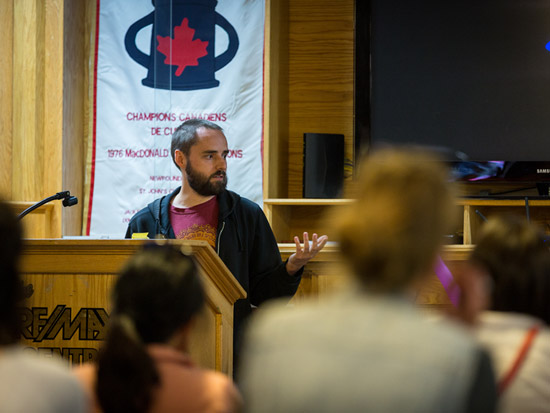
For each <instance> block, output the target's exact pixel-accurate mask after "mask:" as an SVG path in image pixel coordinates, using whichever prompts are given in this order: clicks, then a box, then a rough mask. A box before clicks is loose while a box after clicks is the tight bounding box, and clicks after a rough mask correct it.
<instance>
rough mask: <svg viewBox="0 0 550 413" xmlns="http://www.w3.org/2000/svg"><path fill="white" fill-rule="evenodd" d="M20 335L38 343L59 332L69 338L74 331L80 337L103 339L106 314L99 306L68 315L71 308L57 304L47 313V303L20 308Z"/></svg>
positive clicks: (66, 338) (63, 336)
mask: <svg viewBox="0 0 550 413" xmlns="http://www.w3.org/2000/svg"><path fill="white" fill-rule="evenodd" d="M22 318H23V327H22V329H21V336H22V338H25V339H27V340H32V341H34V342H36V343H39V342H41V341H43V340H54V339H55V338H57V336H58V334H60V333H61V334H62V338H63V340H70V339H71V338H72V337H73V336H74V335H75V334H76V333H77V332H78V338H79V339H80V340H105V334H106V324H107V321H108V320H109V315H108V314H107V312H106V311H105V309H103V308H81V309H80V310H79V311H78V313H76V315H75V316H74V318H73V317H72V309H71V308H70V307H67V306H65V305H57V306H56V307H55V309H54V310H53V311H52V313H51V314H50V315H48V308H47V307H33V308H32V309H31V308H23V310H22Z"/></svg>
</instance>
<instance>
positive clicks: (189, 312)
mask: <svg viewBox="0 0 550 413" xmlns="http://www.w3.org/2000/svg"><path fill="white" fill-rule="evenodd" d="M112 301H113V302H112V305H113V310H112V313H111V317H110V320H109V330H108V334H107V339H106V341H105V343H104V345H103V347H102V349H101V351H100V354H99V360H98V380H97V383H98V385H97V394H98V399H99V401H100V404H101V406H102V407H103V409H104V410H105V411H110V412H123V411H143V412H144V411H147V409H148V407H149V406H150V404H151V401H152V396H151V394H152V390H153V387H155V386H156V385H158V384H159V377H158V373H157V371H156V368H155V366H154V363H153V360H152V359H151V358H150V356H149V355H148V353H147V349H146V345H148V344H153V343H162V344H166V343H169V342H170V343H171V344H172V345H175V344H174V343H177V344H178V345H179V344H181V340H180V335H181V333H182V331H185V330H186V327H188V326H189V325H190V321H191V320H192V319H193V316H195V315H196V314H197V313H198V312H199V311H200V310H201V308H202V306H203V303H204V293H203V289H202V284H201V281H200V278H199V275H198V272H197V268H196V265H195V263H194V260H193V259H192V258H191V257H188V256H186V255H185V254H183V253H182V252H181V250H180V249H179V248H178V247H176V246H171V245H162V246H161V245H156V244H151V245H150V246H149V247H146V248H145V249H144V250H143V251H141V252H139V253H137V254H136V255H134V256H133V257H132V258H130V260H129V261H128V262H127V263H126V265H125V266H124V267H123V269H122V271H121V273H120V276H119V278H118V279H117V282H116V284H115V286H114V290H113V297H112ZM183 345H185V343H183Z"/></svg>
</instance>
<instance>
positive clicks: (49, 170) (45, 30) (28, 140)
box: [0, 0, 91, 238]
mask: <svg viewBox="0 0 550 413" xmlns="http://www.w3.org/2000/svg"><path fill="white" fill-rule="evenodd" d="M87 3H91V2H86V1H85V0H73V1H65V0H4V1H2V2H1V4H0V19H1V20H0V22H1V23H2V28H3V36H4V37H3V39H2V46H1V47H2V49H1V50H0V55H1V57H0V59H1V60H0V69H1V70H2V72H1V73H2V77H1V80H0V82H1V92H0V93H1V97H0V102H1V104H2V108H1V109H2V110H1V111H0V112H1V115H0V116H1V118H0V128H1V129H0V135H1V137H0V139H1V140H0V143H1V144H2V151H1V155H0V194H3V195H4V196H5V197H6V198H8V199H9V200H12V201H16V202H38V201H40V200H42V199H44V198H46V197H48V196H50V195H53V194H55V193H57V192H60V191H63V190H67V189H68V190H71V191H72V192H77V194H76V195H77V196H80V197H81V194H79V193H78V192H82V189H81V186H82V181H83V177H82V175H83V173H82V170H83V156H82V153H83V151H82V139H81V135H82V134H83V133H82V129H83V125H84V119H83V118H84V115H83V112H84V103H83V102H84V97H83V92H82V91H83V90H85V88H86V84H87V80H86V79H85V78H84V76H83V74H84V64H85V57H84V52H82V50H83V49H84V48H83V46H82V44H84V43H85V39H86V36H85V34H84V31H85V30H86V27H85V26H84V25H83V21H84V18H83V17H84V10H85V8H86V7H87ZM65 7H66V8H67V10H68V13H67V15H66V13H65ZM65 17H67V19H65ZM65 23H67V25H65ZM65 48H67V53H65V50H64V49H65ZM65 79H67V82H64V80H65ZM64 107H65V108H66V109H67V113H64ZM78 135H80V136H78ZM64 137H65V139H64ZM64 156H65V157H64ZM67 183H68V185H69V186H71V188H66V187H65V186H66V184H67ZM53 205H54V208H53V210H52V222H51V228H50V229H49V230H47V231H46V228H37V231H36V233H46V232H49V233H50V236H53V237H56V238H57V237H61V236H62V234H63V233H64V234H66V235H78V234H80V233H81V232H80V228H81V225H80V223H81V221H82V217H81V212H80V211H79V209H78V208H75V209H71V210H69V209H66V211H64V208H63V207H62V205H61V203H60V202H57V201H56V202H54V203H53ZM69 211H70V212H69ZM64 212H67V214H66V215H67V216H66V217H65V219H64V223H66V224H67V225H66V227H67V228H66V229H65V230H63V228H62V225H63V222H62V215H63V213H64Z"/></svg>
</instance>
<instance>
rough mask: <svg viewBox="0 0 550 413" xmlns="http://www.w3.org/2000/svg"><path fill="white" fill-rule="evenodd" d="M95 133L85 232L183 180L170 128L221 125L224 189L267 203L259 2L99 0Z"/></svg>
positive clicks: (105, 228)
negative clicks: (194, 122)
mask: <svg viewBox="0 0 550 413" xmlns="http://www.w3.org/2000/svg"><path fill="white" fill-rule="evenodd" d="M98 2H99V17H98V18H99V21H98V38H97V60H96V79H95V80H96V96H95V102H94V103H95V105H94V106H95V108H94V109H95V116H94V117H95V132H94V149H93V155H92V176H91V185H90V198H89V207H88V224H87V234H88V235H92V236H106V237H109V238H122V237H124V234H125V232H126V227H127V225H128V221H129V220H130V218H131V217H132V216H133V214H134V213H135V212H137V211H138V210H139V209H141V208H143V207H145V206H146V205H147V204H148V203H149V202H151V201H152V200H154V199H155V198H158V197H160V196H162V195H164V194H168V193H170V192H172V191H173V190H174V189H175V188H177V187H178V186H179V185H180V184H181V173H180V171H179V170H178V169H177V168H176V166H175V165H174V164H173V162H172V158H171V155H170V140H171V135H172V132H173V130H174V129H175V128H176V127H177V126H178V125H180V124H181V123H182V122H183V121H185V120H187V119H190V118H203V119H207V120H210V121H213V122H214V123H216V124H218V125H220V126H221V127H222V128H223V129H224V132H225V135H226V137H227V140H228V145H229V149H230V153H229V155H228V167H227V176H228V189H231V190H233V191H235V192H237V193H239V194H240V195H242V196H245V197H247V198H249V199H251V200H253V201H255V202H257V203H259V204H261V202H262V98H263V47H264V1H263V0H219V1H215V0H201V1H197V0H156V1H155V2H154V3H155V6H153V4H152V3H153V2H151V0H98Z"/></svg>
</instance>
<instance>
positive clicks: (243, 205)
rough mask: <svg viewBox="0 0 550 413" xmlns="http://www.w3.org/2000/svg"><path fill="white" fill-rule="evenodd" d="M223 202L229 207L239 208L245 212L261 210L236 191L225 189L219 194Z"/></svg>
mask: <svg viewBox="0 0 550 413" xmlns="http://www.w3.org/2000/svg"><path fill="white" fill-rule="evenodd" d="M221 197H222V199H223V202H225V203H227V204H228V205H229V208H230V209H236V208H238V209H241V210H244V211H246V212H251V213H258V212H261V211H262V208H261V207H260V206H259V205H258V204H257V203H255V202H254V201H251V200H250V199H248V198H245V197H244V196H241V195H239V194H237V193H236V192H233V191H230V190H226V191H224V192H223V193H222V194H221Z"/></svg>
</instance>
